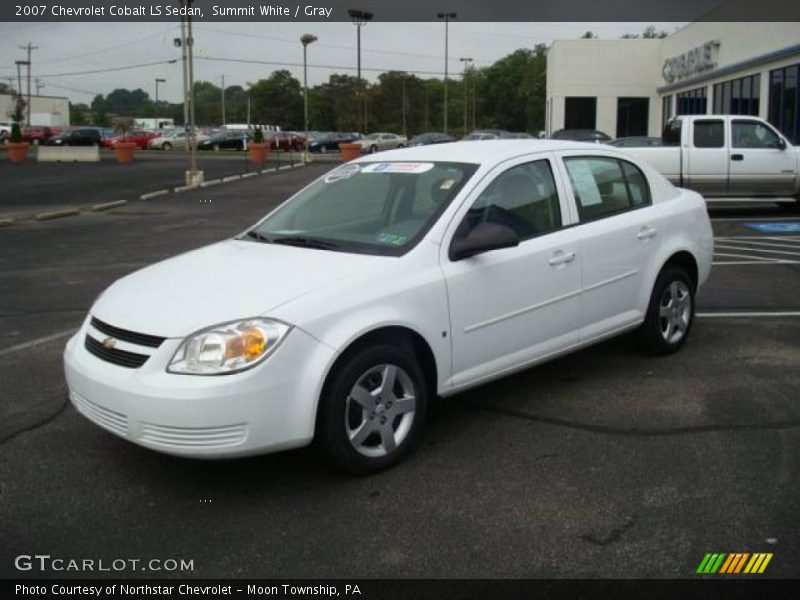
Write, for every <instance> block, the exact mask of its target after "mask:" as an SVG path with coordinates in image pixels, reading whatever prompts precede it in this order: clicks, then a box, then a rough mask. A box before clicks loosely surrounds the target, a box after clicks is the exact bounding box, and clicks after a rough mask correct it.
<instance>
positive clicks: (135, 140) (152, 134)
mask: <svg viewBox="0 0 800 600" xmlns="http://www.w3.org/2000/svg"><path fill="white" fill-rule="evenodd" d="M160 135H161V131H150V130H147V129H132V130H130V131H128V132H126V133H124V134H118V135H115V136H114V137H110V138H106V139H104V140H103V145H105V146H106V148H113V147H114V146H115V145H116V144H118V143H120V142H126V143H129V144H136V147H137V148H139V150H146V149H147V147H148V143H149V142H150V140H152V139H155V138H157V137H159V136H160Z"/></svg>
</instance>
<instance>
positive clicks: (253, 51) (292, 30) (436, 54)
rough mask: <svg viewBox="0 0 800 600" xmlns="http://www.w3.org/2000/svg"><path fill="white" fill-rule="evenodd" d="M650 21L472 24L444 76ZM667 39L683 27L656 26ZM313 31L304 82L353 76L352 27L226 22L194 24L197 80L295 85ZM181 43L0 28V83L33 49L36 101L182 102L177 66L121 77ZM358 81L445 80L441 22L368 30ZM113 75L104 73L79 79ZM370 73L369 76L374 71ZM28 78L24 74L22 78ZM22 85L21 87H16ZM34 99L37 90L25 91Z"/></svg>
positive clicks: (161, 33)
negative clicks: (279, 73) (121, 91)
mask: <svg viewBox="0 0 800 600" xmlns="http://www.w3.org/2000/svg"><path fill="white" fill-rule="evenodd" d="M650 24H651V23H474V22H457V21H453V22H451V23H450V25H449V52H448V55H449V60H448V70H449V76H450V77H451V78H457V77H458V76H459V74H460V73H461V71H462V70H463V63H462V62H460V61H459V58H462V57H469V58H472V59H474V64H475V65H476V66H478V67H485V66H488V65H490V64H492V62H494V61H495V60H497V59H499V58H502V57H503V56H505V55H507V54H509V53H511V52H513V51H514V50H517V49H518V48H532V47H533V46H534V45H536V44H538V43H544V44H548V45H549V44H550V43H551V42H552V41H553V40H557V39H574V38H578V37H580V36H581V35H582V34H583V33H584V32H585V31H587V30H591V31H594V32H595V33H597V34H598V35H599V37H600V38H605V39H613V38H618V37H620V36H621V35H622V34H624V33H641V32H642V31H643V30H644V29H645V27H647V26H648V25H650ZM653 25H655V26H656V28H657V29H658V30H659V31H660V30H664V31H667V32H670V33H671V32H673V31H675V30H676V29H678V28H679V27H681V26H683V25H684V23H653ZM304 33H311V34H314V35H316V36H317V38H318V41H317V42H315V43H313V44H311V45H310V46H309V47H308V64H309V67H308V83H309V85H316V84H319V83H323V82H325V81H327V80H328V77H329V76H330V75H331V73H336V72H338V73H347V74H351V75H355V74H356V28H355V26H354V25H352V24H351V23H267V22H255V23H225V22H205V23H195V24H194V38H195V56H196V60H195V63H194V78H195V81H199V80H207V81H212V82H214V83H216V84H217V85H219V84H220V83H221V80H222V77H223V76H224V77H225V85H226V86H229V85H237V84H238V85H242V86H244V87H246V86H247V83H248V82H255V81H257V80H258V79H262V78H266V77H268V76H269V74H270V73H271V72H272V71H274V70H276V69H280V68H286V69H288V70H289V71H291V72H292V74H293V75H294V76H295V77H297V78H298V79H299V80H300V81H302V76H303V68H302V61H303V52H302V46H301V44H300V42H299V39H300V36H301V35H302V34H304ZM179 36H180V26H179V23H177V22H162V23H48V22H40V23H0V78H2V79H0V80H2V81H3V82H4V83H10V82H9V78H14V85H15V86H16V74H17V73H16V66H15V65H14V61H15V60H25V58H26V51H25V50H23V49H20V48H19V46H24V45H25V44H27V43H28V42H32V43H33V45H34V46H38V48H37V49H36V50H33V52H32V55H31V63H32V71H31V76H32V77H33V78H36V77H38V78H40V83H41V84H43V86H44V87H41V88H40V89H41V94H42V95H52V96H66V97H68V98H69V99H70V100H71V101H72V102H75V103H77V102H86V103H89V102H91V100H92V98H93V97H94V95H96V94H107V93H109V92H111V91H112V90H114V89H115V88H120V87H123V88H128V89H135V88H142V89H143V90H145V91H146V92H147V93H148V94H150V96H151V97H155V79H156V78H162V79H166V83H162V84H159V99H160V100H167V101H170V102H179V101H181V99H182V86H181V66H180V62H177V63H175V64H156V65H150V66H144V67H137V68H128V69H121V67H128V66H132V65H140V64H143V63H154V62H159V61H167V60H170V59H176V58H180V51H179V50H178V49H177V48H175V46H174V45H173V39H174V38H175V37H179ZM219 58H225V59H234V60H251V61H253V60H254V61H266V62H272V63H277V64H252V63H239V62H223V61H218V60H211V59H219ZM361 64H362V77H364V78H366V79H368V80H370V81H374V80H375V79H376V78H377V76H378V75H379V74H380V72H381V71H388V70H405V71H409V72H416V73H417V74H418V75H419V76H421V77H433V76H438V77H441V76H442V75H443V72H444V24H443V23H441V22H439V23H434V22H431V23H386V22H370V23H368V24H367V25H366V26H365V27H363V28H362V30H361ZM100 69H112V70H109V71H106V72H102V73H83V72H85V71H93V70H100ZM372 69H374V70H372ZM24 77H25V73H24V67H23V79H24ZM24 86H25V83H24V81H23V89H24ZM31 91H32V93H33V92H34V91H35V83H32V84H31Z"/></svg>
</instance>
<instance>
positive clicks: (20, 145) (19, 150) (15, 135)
mask: <svg viewBox="0 0 800 600" xmlns="http://www.w3.org/2000/svg"><path fill="white" fill-rule="evenodd" d="M13 96H14V110H13V112H11V113H10V114H9V116H10V117H11V118H12V119H13V120H14V124H13V125H12V126H11V140H10V142H9V143H8V144H6V148H8V158H9V159H10V160H11V162H22V161H24V160H26V159H27V158H28V146H29V144H28V142H23V141H22V129H20V126H19V124H20V123H21V122H22V120H23V119H24V118H25V99H24V98H23V97H22V96H20V95H19V94H17V93H16V92H14V93H13Z"/></svg>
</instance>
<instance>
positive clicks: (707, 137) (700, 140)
mask: <svg viewBox="0 0 800 600" xmlns="http://www.w3.org/2000/svg"><path fill="white" fill-rule="evenodd" d="M693 142H694V147H695V148H722V147H723V146H725V129H724V127H723V122H722V120H719V119H709V120H702V121H695V122H694V136H693Z"/></svg>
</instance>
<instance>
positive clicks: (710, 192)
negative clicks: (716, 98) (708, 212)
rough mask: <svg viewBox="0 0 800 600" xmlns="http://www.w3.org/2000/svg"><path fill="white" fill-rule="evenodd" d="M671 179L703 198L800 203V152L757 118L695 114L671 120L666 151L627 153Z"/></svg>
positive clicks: (665, 137) (665, 138)
mask: <svg viewBox="0 0 800 600" xmlns="http://www.w3.org/2000/svg"><path fill="white" fill-rule="evenodd" d="M626 152H627V153H628V154H629V155H631V156H634V157H636V158H637V159H639V160H645V161H647V162H649V163H650V164H651V165H653V167H655V168H656V169H657V170H658V171H659V172H660V173H661V174H662V175H664V176H665V177H666V178H667V179H669V180H670V181H672V182H673V183H675V184H676V185H679V186H681V187H687V188H689V189H693V190H695V191H698V192H700V193H701V194H703V195H704V196H708V197H715V196H724V197H729V196H745V197H765V198H767V199H770V200H771V201H775V199H779V201H781V202H782V203H784V204H786V205H788V206H794V207H797V206H798V202H799V201H800V148H798V147H795V146H792V145H791V144H790V143H789V141H788V140H787V139H786V138H785V137H783V135H782V134H781V133H780V132H779V131H777V130H776V129H775V128H774V127H772V125H770V124H769V123H767V122H766V121H764V120H762V119H758V118H756V117H745V116H739V115H713V116H712V115H702V116H700V115H692V116H681V117H677V118H676V119H673V120H671V121H669V122H668V123H667V125H666V127H665V128H664V135H663V137H662V146H661V147H654V148H627V149H626Z"/></svg>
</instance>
